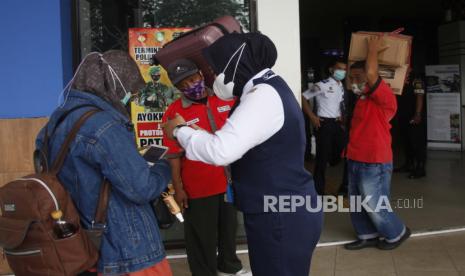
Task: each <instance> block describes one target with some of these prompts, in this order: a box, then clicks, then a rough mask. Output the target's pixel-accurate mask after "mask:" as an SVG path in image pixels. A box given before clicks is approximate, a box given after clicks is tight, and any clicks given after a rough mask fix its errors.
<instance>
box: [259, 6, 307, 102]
mask: <svg viewBox="0 0 465 276" xmlns="http://www.w3.org/2000/svg"><path fill="white" fill-rule="evenodd" d="M257 27H258V30H259V31H260V32H262V33H263V34H265V35H267V36H268V37H269V38H270V39H271V40H272V41H273V42H274V44H275V45H276V48H277V49H278V61H277V62H276V65H275V66H274V68H273V70H274V71H275V73H277V74H279V75H280V76H281V77H283V78H284V80H285V81H286V82H287V83H288V85H289V86H290V88H291V89H292V91H293V92H294V94H295V96H296V97H297V99H298V101H299V102H300V99H301V97H300V95H301V78H300V25H299V0H286V1H281V0H257Z"/></svg>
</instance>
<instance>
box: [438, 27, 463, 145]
mask: <svg viewBox="0 0 465 276" xmlns="http://www.w3.org/2000/svg"><path fill="white" fill-rule="evenodd" d="M438 40H439V41H438V42H439V63H440V64H459V65H460V71H461V80H460V82H461V86H462V102H461V105H462V108H461V109H462V150H463V151H465V142H464V139H465V21H463V20H462V21H456V22H453V23H449V24H445V25H441V26H439V39H438Z"/></svg>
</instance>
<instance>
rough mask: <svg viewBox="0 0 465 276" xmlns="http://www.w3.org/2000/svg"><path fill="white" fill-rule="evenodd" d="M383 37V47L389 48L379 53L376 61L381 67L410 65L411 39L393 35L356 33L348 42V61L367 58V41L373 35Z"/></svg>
mask: <svg viewBox="0 0 465 276" xmlns="http://www.w3.org/2000/svg"><path fill="white" fill-rule="evenodd" d="M380 34H382V35H383V46H384V45H387V46H389V48H387V49H386V50H384V51H382V52H380V54H379V56H378V61H379V63H380V64H383V65H391V66H402V65H405V64H409V63H410V51H411V44H412V37H411V36H406V35H400V34H393V33H373V32H371V33H370V32H357V33H353V34H352V38H351V40H350V50H349V60H353V61H359V60H365V59H366V58H367V52H368V45H367V39H368V38H369V37H370V36H374V35H380Z"/></svg>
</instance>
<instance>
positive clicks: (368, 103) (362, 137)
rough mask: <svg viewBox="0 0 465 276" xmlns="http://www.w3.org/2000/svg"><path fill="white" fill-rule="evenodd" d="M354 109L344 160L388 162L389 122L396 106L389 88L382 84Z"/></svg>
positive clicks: (390, 153) (389, 145)
mask: <svg viewBox="0 0 465 276" xmlns="http://www.w3.org/2000/svg"><path fill="white" fill-rule="evenodd" d="M368 90H369V89H368V87H367V88H366V89H365V93H366V95H367V96H362V97H360V98H359V100H358V101H357V104H356V105H355V109H354V114H353V118H352V125H351V129H350V137H349V145H348V147H347V158H348V159H350V160H354V161H359V162H365V163H389V162H392V149H391V132H390V129H391V124H390V123H389V122H390V121H391V119H392V118H393V117H394V115H395V114H396V109H397V102H396V97H395V95H394V93H393V92H392V90H391V88H390V87H389V86H388V85H387V84H386V83H385V82H384V81H383V80H382V79H380V81H378V83H377V85H375V87H373V88H372V89H371V90H372V91H373V93H371V94H369V92H368Z"/></svg>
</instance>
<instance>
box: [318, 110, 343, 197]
mask: <svg viewBox="0 0 465 276" xmlns="http://www.w3.org/2000/svg"><path fill="white" fill-rule="evenodd" d="M322 119H323V121H322V122H321V126H320V128H319V129H318V130H317V131H316V162H315V169H314V172H313V177H314V180H315V187H316V191H317V192H318V194H320V195H322V194H324V192H325V186H326V180H325V175H326V167H327V166H328V163H330V164H331V165H336V164H337V163H338V162H339V161H340V160H341V154H342V150H343V149H344V147H345V145H346V141H347V139H346V135H345V131H344V129H343V128H342V126H341V124H340V122H339V121H336V120H335V119H329V118H322Z"/></svg>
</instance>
